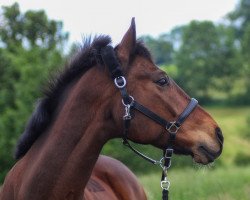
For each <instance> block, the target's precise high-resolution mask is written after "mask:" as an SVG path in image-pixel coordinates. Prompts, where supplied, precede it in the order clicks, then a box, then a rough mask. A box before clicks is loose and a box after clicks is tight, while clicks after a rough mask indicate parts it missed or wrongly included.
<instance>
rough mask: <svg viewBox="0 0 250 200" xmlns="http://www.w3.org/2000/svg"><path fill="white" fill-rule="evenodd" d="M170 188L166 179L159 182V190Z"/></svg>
mask: <svg viewBox="0 0 250 200" xmlns="http://www.w3.org/2000/svg"><path fill="white" fill-rule="evenodd" d="M169 187H170V181H168V180H167V177H165V178H164V180H162V181H161V188H162V189H163V190H168V189H169Z"/></svg>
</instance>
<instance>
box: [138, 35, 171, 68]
mask: <svg viewBox="0 0 250 200" xmlns="http://www.w3.org/2000/svg"><path fill="white" fill-rule="evenodd" d="M141 39H142V40H143V41H144V43H145V44H146V46H147V47H148V48H149V49H150V51H151V52H152V54H153V57H154V60H155V63H156V64H158V65H163V64H170V63H172V61H173V46H172V43H171V42H170V40H169V39H168V35H160V36H159V37H158V38H153V37H151V36H143V37H141Z"/></svg>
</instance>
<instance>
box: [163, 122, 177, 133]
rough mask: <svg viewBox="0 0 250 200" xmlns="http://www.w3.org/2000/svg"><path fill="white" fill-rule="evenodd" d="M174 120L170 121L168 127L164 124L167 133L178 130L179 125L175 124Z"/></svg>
mask: <svg viewBox="0 0 250 200" xmlns="http://www.w3.org/2000/svg"><path fill="white" fill-rule="evenodd" d="M175 123H176V122H175V121H174V122H170V126H169V127H167V126H166V130H167V131H168V132H169V133H174V134H175V133H177V132H178V130H179V128H180V127H179V126H177V125H176V124H175Z"/></svg>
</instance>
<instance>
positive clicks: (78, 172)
mask: <svg viewBox="0 0 250 200" xmlns="http://www.w3.org/2000/svg"><path fill="white" fill-rule="evenodd" d="M110 43H111V39H110V37H108V36H99V37H96V38H94V39H93V41H92V42H91V41H90V40H87V41H86V42H85V43H84V46H83V48H82V49H81V50H80V51H79V53H78V54H77V55H76V56H75V57H74V58H73V59H72V61H71V62H70V64H69V65H67V66H66V68H65V70H64V71H63V72H62V73H60V74H59V75H58V77H57V78H55V79H53V80H52V82H51V83H50V85H49V87H48V89H47V90H46V91H45V96H44V97H43V98H42V99H40V100H39V101H38V104H37V107H36V109H35V111H34V112H33V114H32V116H31V118H30V120H29V122H28V124H27V126H26V129H25V131H24V133H23V134H22V135H21V137H20V139H19V141H18V144H17V149H16V153H15V157H16V159H17V160H18V161H17V162H16V164H15V165H14V166H13V168H12V169H11V170H10V171H9V173H8V175H7V176H6V178H5V181H4V184H3V187H2V192H1V194H0V199H1V200H34V199H35V200H45V199H46V200H62V199H72V200H79V199H84V190H85V188H86V185H87V184H88V181H89V180H90V181H91V179H90V177H91V173H92V171H93V168H94V166H95V164H96V162H97V159H98V156H99V154H100V151H101V149H102V147H103V146H104V144H105V143H106V142H107V141H108V140H110V139H112V138H119V137H120V138H121V137H123V138H124V139H125V140H127V139H129V140H131V141H133V142H136V143H141V144H151V145H154V146H155V147H158V148H160V149H165V148H166V146H168V144H169V143H170V142H171V143H172V145H173V149H174V153H177V154H186V155H190V156H192V157H193V159H194V161H196V162H198V163H202V164H208V163H210V162H212V161H213V160H214V159H216V158H217V157H218V156H219V155H220V154H221V152H222V146H223V136H222V132H221V130H220V128H219V127H218V124H217V123H216V122H215V121H214V120H213V118H212V117H211V116H210V115H209V114H208V113H207V112H206V111H205V110H203V109H202V108H201V107H200V106H199V105H197V102H195V106H194V101H193V99H190V97H189V96H188V95H187V94H186V93H185V92H184V91H183V90H182V89H181V88H179V87H178V86H177V84H176V83H175V82H174V81H173V80H172V79H171V78H170V77H169V76H168V75H167V74H166V73H165V72H164V71H162V70H161V69H160V68H158V67H157V66H156V65H155V64H154V62H153V60H152V58H151V55H150V52H149V51H148V49H147V48H146V47H145V46H144V45H143V44H142V43H141V42H140V41H137V40H136V29H135V22H134V19H132V22H131V25H130V27H129V29H128V31H127V32H126V33H125V35H124V36H123V39H122V41H121V42H120V43H119V44H118V45H117V46H116V47H115V48H114V49H113V48H112V49H113V50H112V52H111V54H112V55H111V54H110V48H111V45H110ZM114 55H115V57H116V59H117V62H116V61H114V58H113V57H114ZM109 57H110V59H107V58H109ZM104 58H105V59H104ZM117 63H119V70H116V69H117V68H115V65H116V64H117ZM107 64H108V66H107ZM110 66H111V67H110ZM110 69H113V70H111V75H112V78H113V79H114V80H115V84H114V82H113V81H112V79H111V78H110ZM121 71H122V72H123V74H124V77H126V79H125V78H124V77H123V76H122V78H121V77H120V78H119V77H116V76H115V75H116V73H117V74H119V73H120V72H121ZM118 78H119V80H118ZM125 83H126V84H125ZM125 85H126V90H125ZM117 88H119V90H118V89H117ZM127 93H129V94H130V95H131V96H128V95H127ZM121 96H122V97H121ZM122 99H123V101H121V100H122ZM136 102H140V103H141V104H139V103H137V104H136ZM190 102H191V104H192V105H191V108H190ZM132 103H133V107H134V108H136V109H134V110H133V113H131V112H130V108H132ZM142 105H143V106H142ZM138 106H139V107H140V108H143V110H140V109H139V107H138ZM146 108H148V109H146ZM145 110H146V111H145ZM149 110H151V111H154V113H157V114H154V113H153V112H151V111H149ZM183 110H184V114H183ZM124 111H125V115H124ZM152 113H153V114H152ZM180 113H182V114H181V115H180ZM187 113H188V115H189V116H188V115H187ZM122 116H123V117H122ZM159 116H161V117H159ZM178 116H179V117H178ZM180 116H181V117H180ZM129 118H130V119H133V120H131V123H130V126H129V134H127V135H126V137H124V132H125V133H128V130H127V129H128V126H126V125H125V126H124V121H127V120H128V119H129ZM163 118H164V119H171V120H173V122H172V123H170V124H167V126H166V127H164V126H162V125H161V123H159V122H162V123H163V124H165V123H167V121H166V120H163ZM152 119H153V120H152ZM175 121H176V122H180V123H179V124H178V123H176V122H175ZM184 121H185V122H184ZM157 122H158V123H157ZM183 122H184V123H183ZM182 123H183V124H182ZM181 124H182V126H181V127H180V125H181ZM124 127H125V131H123V130H124ZM172 128H173V129H176V132H177V129H178V134H175V140H174V141H173V140H172V139H173V138H172V135H173V134H170V133H172V132H175V131H171V129H172ZM117 150H118V151H119V149H117ZM97 164H98V163H97ZM93 173H95V171H94V172H93ZM102 173H104V174H105V170H103V171H102ZM121 173H122V172H121ZM124 173H126V172H124ZM98 183H99V184H101V183H102V182H101V181H100V179H99V182H98ZM90 184H91V183H90ZM110 185H113V184H112V183H110ZM125 187H127V186H126V185H123V188H120V190H122V189H124V188H125ZM110 188H112V187H110ZM85 191H86V190H85ZM106 192H109V191H106ZM85 197H86V198H90V199H91V197H89V196H88V194H87V192H86V195H85ZM93 198H94V197H93ZM117 199H119V197H118V198H117ZM123 199H126V198H123ZM127 199H129V198H127ZM138 199H139V198H138Z"/></svg>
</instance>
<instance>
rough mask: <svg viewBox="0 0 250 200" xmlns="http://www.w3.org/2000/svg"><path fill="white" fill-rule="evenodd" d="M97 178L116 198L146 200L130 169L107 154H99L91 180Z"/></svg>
mask: <svg viewBox="0 0 250 200" xmlns="http://www.w3.org/2000/svg"><path fill="white" fill-rule="evenodd" d="M94 179H96V180H99V181H100V182H102V183H104V184H105V186H106V187H109V188H110V189H111V190H112V191H113V192H114V193H115V195H116V196H117V197H118V199H122V200H138V199H139V200H146V199H147V197H146V195H145V192H144V189H143V187H142V185H141V184H140V183H139V181H138V179H137V178H136V176H135V175H134V174H133V173H132V172H131V170H130V169H129V168H128V167H126V166H125V165H124V164H123V163H121V162H120V161H118V160H116V159H114V158H110V157H107V156H102V155H101V156H99V158H98V161H97V163H96V165H95V167H94V169H93V172H92V175H91V179H90V181H91V180H94Z"/></svg>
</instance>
